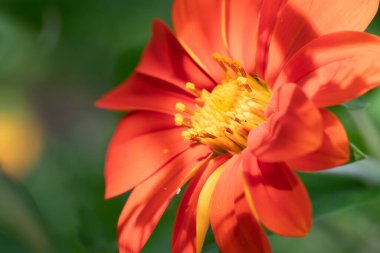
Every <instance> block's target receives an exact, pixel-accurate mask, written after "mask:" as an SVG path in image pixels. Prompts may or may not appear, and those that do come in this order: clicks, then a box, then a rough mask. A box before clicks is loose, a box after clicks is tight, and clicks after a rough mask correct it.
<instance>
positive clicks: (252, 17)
mask: <svg viewBox="0 0 380 253" xmlns="http://www.w3.org/2000/svg"><path fill="white" fill-rule="evenodd" d="M262 4H263V1H262V0H254V1H252V0H239V1H236V0H225V6H226V7H225V12H226V13H225V16H226V18H225V19H226V20H225V21H226V35H227V44H228V48H229V51H230V53H231V56H232V58H234V59H238V60H239V61H240V62H241V63H242V65H243V66H244V68H245V70H246V71H247V72H248V73H253V72H254V70H255V59H256V52H257V37H258V31H259V19H260V11H261V7H262Z"/></svg>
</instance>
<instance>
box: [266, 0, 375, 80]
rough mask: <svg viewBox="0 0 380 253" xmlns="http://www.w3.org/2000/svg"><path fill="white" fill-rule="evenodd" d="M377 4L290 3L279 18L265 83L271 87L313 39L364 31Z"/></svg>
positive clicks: (355, 0)
mask: <svg viewBox="0 0 380 253" xmlns="http://www.w3.org/2000/svg"><path fill="white" fill-rule="evenodd" d="M378 6H379V1H378V0H350V1H347V0H334V1H325V0H289V1H287V4H286V6H285V7H284V8H283V9H282V10H281V12H280V13H279V14H278V16H277V22H276V26H275V28H274V30H273V35H272V38H271V41H270V47H269V51H268V65H267V72H266V75H265V80H267V81H268V83H272V82H273V80H274V78H275V77H276V76H277V75H278V73H279V71H280V69H281V68H282V67H283V65H284V64H285V63H286V61H287V59H289V58H290V57H291V56H292V55H294V53H296V52H297V51H298V50H299V49H300V48H302V47H303V46H304V45H306V44H307V43H308V42H310V41H312V40H313V39H315V38H317V37H319V36H321V35H325V34H329V33H333V32H337V31H364V30H365V29H366V27H367V26H368V25H369V23H370V22H371V20H372V19H373V17H374V16H375V14H376V12H377V9H378Z"/></svg>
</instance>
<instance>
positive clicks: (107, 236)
mask: <svg viewBox="0 0 380 253" xmlns="http://www.w3.org/2000/svg"><path fill="white" fill-rule="evenodd" d="M171 4H172V0H150V1H141V0H112V1H109V0H82V1H74V0H61V1H60V0H0V59H1V61H2V62H1V63H2V64H0V108H1V111H2V112H16V111H17V112H28V113H27V114H28V115H33V119H34V120H36V121H38V125H39V126H40V127H41V129H40V131H41V132H42V133H41V136H43V137H41V142H43V143H41V147H42V146H43V151H42V153H41V154H40V155H39V157H38V158H36V160H37V159H38V160H39V161H38V163H37V164H34V165H33V164H32V163H31V164H30V165H29V168H27V170H30V172H29V174H23V177H21V178H20V177H18V179H17V180H19V181H18V182H16V181H15V179H11V178H9V177H8V176H6V175H5V174H4V173H0V202H1V205H0V251H1V252H6V253H22V252H32V253H35V252H41V253H42V252H78V253H82V252H83V253H87V252H88V253H90V252H91V253H92V252H95V253H96V252H99V253H108V252H109V253H113V252H118V250H117V242H116V231H115V230H116V222H117V219H118V216H119V214H120V211H121V209H122V207H123V205H124V203H125V200H126V196H121V197H118V198H115V199H112V200H107V201H105V200H104V198H103V194H104V179H103V162H104V156H105V153H106V148H107V143H108V141H109V139H110V137H111V135H112V132H113V129H114V126H115V125H116V123H117V121H118V119H119V118H120V117H121V115H120V114H117V113H109V112H104V111H101V110H99V109H96V108H94V106H93V103H94V101H95V100H96V99H97V98H98V97H100V96H101V95H102V94H103V93H104V92H106V91H108V90H110V89H111V88H112V87H114V86H116V85H117V84H118V83H120V82H122V81H123V80H124V79H125V78H126V77H127V76H128V75H129V74H130V73H131V72H132V70H133V68H134V66H135V65H136V64H137V62H138V60H139V56H140V54H141V52H142V50H143V48H144V45H145V44H146V43H147V42H148V40H149V36H150V33H151V29H150V24H151V21H152V20H153V19H154V18H157V17H159V18H161V19H164V20H165V21H166V22H167V23H169V24H170V10H171ZM379 24H380V15H378V16H377V17H376V20H375V22H373V23H372V24H371V26H370V27H369V29H368V31H369V32H372V33H377V34H380V29H379V27H380V26H379ZM332 110H333V111H334V112H335V113H336V114H337V115H338V117H339V118H340V119H341V120H342V122H343V123H344V125H345V127H346V129H347V131H348V135H349V137H350V140H351V141H352V143H353V145H354V146H356V147H357V149H358V150H362V151H363V152H364V153H365V154H369V155H370V156H371V157H374V158H375V159H380V149H379V148H378V143H380V139H379V138H380V137H379V132H380V131H379V129H380V117H379V115H380V90H379V89H377V90H374V91H372V92H369V93H368V94H366V95H365V96H363V97H362V98H361V99H360V100H358V101H354V102H350V103H348V104H345V105H344V106H339V107H335V108H332ZM29 112H30V114H29ZM29 130H30V129H29ZM359 158H362V157H356V158H355V157H354V158H353V159H354V160H357V159H359ZM375 159H372V160H370V161H369V160H362V161H359V162H357V163H354V164H351V165H348V166H349V167H346V168H344V169H342V168H340V169H337V170H334V171H332V172H331V173H326V174H323V173H322V174H302V175H301V176H302V178H303V179H304V180H305V183H306V185H307V187H308V189H309V191H310V195H311V197H312V199H313V205H314V215H315V218H317V219H316V223H315V226H314V227H313V231H312V233H311V234H310V235H309V236H307V237H306V238H302V239H299V238H298V239H289V238H282V237H278V236H275V235H271V241H272V246H273V248H274V252H278V253H281V252H295V253H297V252H310V253H313V252H353V253H354V252H369V253H372V252H373V253H375V252H380V246H379V243H378V238H379V237H380V210H379V209H380V208H379V207H380V199H379V192H380V190H379V189H380V186H379V183H378V180H377V181H376V180H370V179H374V178H380V177H379V173H378V170H380V165H379V162H378V161H377V160H375ZM370 171H371V172H370ZM346 172H347V173H346ZM371 173H374V174H371ZM368 175H370V176H368ZM179 200H180V196H176V197H175V199H174V201H173V203H172V204H171V205H170V206H169V208H168V211H167V212H166V213H165V215H164V217H163V219H162V220H161V222H160V224H159V227H158V228H157V229H156V231H155V232H154V234H153V236H152V238H151V239H150V240H149V242H148V245H147V246H146V248H145V249H144V251H143V252H169V249H170V238H171V230H172V224H173V220H174V217H175V213H176V207H177V206H178V203H179ZM210 240H212V237H210V239H209V240H208V241H210ZM316 245H318V247H316ZM217 251H218V250H217V248H216V247H215V245H214V244H212V243H210V244H208V245H207V246H206V248H205V252H217Z"/></svg>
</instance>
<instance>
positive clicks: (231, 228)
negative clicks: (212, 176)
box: [211, 157, 271, 253]
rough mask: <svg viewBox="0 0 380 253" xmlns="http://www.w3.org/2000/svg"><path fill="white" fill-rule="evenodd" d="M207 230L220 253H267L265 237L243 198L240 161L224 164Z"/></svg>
mask: <svg viewBox="0 0 380 253" xmlns="http://www.w3.org/2000/svg"><path fill="white" fill-rule="evenodd" d="M211 226H212V230H213V232H214V236H215V240H216V242H217V244H218V246H219V248H220V250H221V252H223V253H235V252H262V253H268V252H271V250H270V246H269V242H268V239H267V237H266V233H265V232H264V230H263V229H262V228H261V226H260V224H259V223H258V221H257V220H256V218H255V216H254V215H253V214H252V213H251V210H250V208H249V205H248V203H247V201H246V199H245V198H244V192H243V174H242V167H241V158H240V157H237V158H236V159H234V160H231V161H230V162H228V163H227V164H226V166H225V169H224V171H223V172H222V175H221V176H220V178H219V180H218V183H217V185H216V188H215V191H214V194H213V199H212V202H211Z"/></svg>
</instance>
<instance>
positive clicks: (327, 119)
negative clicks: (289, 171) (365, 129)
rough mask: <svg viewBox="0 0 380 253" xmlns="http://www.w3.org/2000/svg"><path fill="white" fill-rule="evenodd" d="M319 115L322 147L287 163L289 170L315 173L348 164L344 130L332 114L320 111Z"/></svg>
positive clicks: (348, 155) (347, 147) (347, 143)
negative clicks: (321, 121)
mask: <svg viewBox="0 0 380 253" xmlns="http://www.w3.org/2000/svg"><path fill="white" fill-rule="evenodd" d="M321 114H322V118H323V125H324V129H325V130H324V139H323V144H322V146H321V147H320V148H319V149H318V150H317V151H315V152H313V153H311V154H307V155H305V156H304V157H301V158H297V159H295V160H291V161H287V164H288V165H289V166H290V167H291V168H294V169H297V170H300V171H317V170H324V169H329V168H332V167H336V166H339V165H342V164H345V163H346V162H348V160H349V158H350V148H349V142H348V137H347V134H346V130H345V129H344V127H343V126H342V124H341V123H340V121H339V119H337V117H336V116H335V115H334V114H333V113H331V112H329V111H327V110H325V109H322V110H321Z"/></svg>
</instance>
